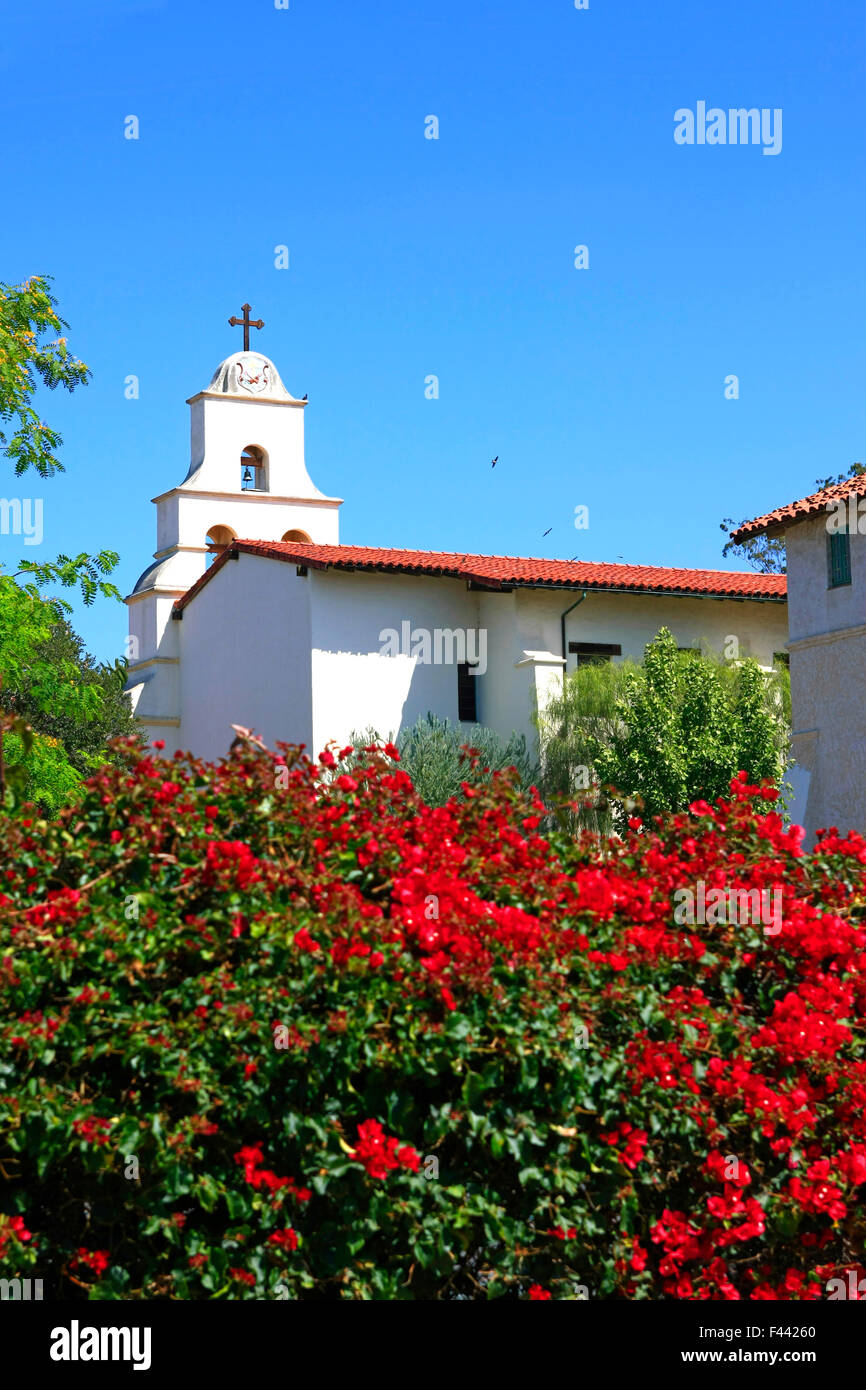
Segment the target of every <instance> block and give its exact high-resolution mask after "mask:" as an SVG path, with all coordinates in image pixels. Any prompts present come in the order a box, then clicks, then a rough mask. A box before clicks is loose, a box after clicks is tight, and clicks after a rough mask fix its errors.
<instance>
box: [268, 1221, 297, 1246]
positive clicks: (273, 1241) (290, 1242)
mask: <svg viewBox="0 0 866 1390" xmlns="http://www.w3.org/2000/svg"><path fill="white" fill-rule="evenodd" d="M267 1243H268V1245H278V1246H280V1248H281V1249H284V1250H297V1248H298V1233H297V1231H293V1230H292V1228H291V1226H286V1227H285V1228H284V1229H283V1230H282V1231H272V1232H271V1234H270V1235H269V1236H268V1240H267Z"/></svg>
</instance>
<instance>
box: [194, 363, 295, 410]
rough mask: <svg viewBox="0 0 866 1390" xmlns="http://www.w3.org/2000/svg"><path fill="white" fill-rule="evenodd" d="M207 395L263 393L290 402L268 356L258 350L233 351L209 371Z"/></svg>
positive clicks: (292, 397) (239, 395)
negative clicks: (209, 378) (209, 379)
mask: <svg viewBox="0 0 866 1390" xmlns="http://www.w3.org/2000/svg"><path fill="white" fill-rule="evenodd" d="M207 389H208V393H209V394H218V395H222V396H238V397H240V398H241V399H244V400H250V399H254V398H255V397H256V396H264V397H265V398H266V399H268V400H279V401H293V400H295V397H294V396H292V395H291V394H290V393H289V392H288V391H287V390H286V388H285V386H284V385H283V383H282V381H281V380H280V374H279V372H278V371H277V369H276V367H275V366H274V364H273V362H272V361H271V359H270V358H269V357H263V356H262V354H261V353H260V352H234V353H232V355H231V357H227V358H226V359H225V361H224V362H221V363H220V364H219V366H218V367H217V369H216V371H215V372H214V374H213V378H212V380H211V383H210V385H209V386H208V388H207Z"/></svg>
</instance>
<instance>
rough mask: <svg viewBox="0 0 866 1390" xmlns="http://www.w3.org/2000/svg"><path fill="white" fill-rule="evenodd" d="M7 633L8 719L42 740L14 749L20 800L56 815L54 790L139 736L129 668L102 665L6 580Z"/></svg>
mask: <svg viewBox="0 0 866 1390" xmlns="http://www.w3.org/2000/svg"><path fill="white" fill-rule="evenodd" d="M0 633H8V634H9V636H8V637H7V639H6V641H5V642H2V643H0V648H2V650H3V654H4V664H5V666H6V682H5V686H4V704H5V707H6V710H7V713H8V714H9V715H10V716H11V717H13V718H15V719H17V720H18V721H19V729H20V721H21V720H24V721H26V723H27V724H28V725H29V726H30V727H31V729H32V731H33V733H34V735H35V741H34V745H33V747H31V748H23V747H22V745H21V743H20V741H19V742H16V743H14V745H13V747H14V749H15V750H16V751H17V752H18V753H19V754H23V756H22V757H20V758H15V759H14V760H13V759H12V755H11V751H10V750H9V749H7V760H10V761H15V762H17V763H19V776H18V779H17V790H19V792H20V794H21V795H22V796H25V797H27V798H28V799H30V800H35V801H38V802H42V803H43V804H44V805H45V806H46V808H47V809H49V810H53V809H55V806H56V796H55V795H54V794H53V793H54V789H56V788H57V787H58V786H63V787H67V788H73V787H74V786H75V785H76V784H77V782H78V781H79V780H80V778H81V777H84V776H87V775H88V774H90V773H91V772H94V771H95V770H96V768H97V767H98V766H99V765H100V764H101V763H103V762H105V761H106V756H107V755H106V752H105V748H106V744H107V743H108V742H109V740H111V739H114V738H119V737H123V736H133V735H134V734H135V731H136V723H135V718H134V716H133V714H132V710H131V709H130V706H129V702H128V700H127V699H126V697H125V695H124V694H123V687H124V684H125V682H126V662H125V661H117V662H116V663H115V664H114V666H108V665H99V664H97V663H96V662H95V661H94V660H93V658H92V657H91V656H89V655H88V654H87V652H85V650H84V643H83V642H82V640H81V638H80V637H79V636H78V634H77V633H76V632H74V631H73V629H72V627H71V626H70V624H69V622H68V620H67V619H66V618H65V617H64V616H63V614H62V613H58V612H57V610H56V609H55V607H54V605H52V604H51V603H49V602H47V601H46V600H44V599H41V598H38V597H34V596H33V595H31V594H28V593H25V592H24V591H23V590H21V589H19V588H18V586H17V585H16V584H14V583H13V582H12V581H11V580H10V579H9V578H8V577H2V576H0ZM13 634H14V639H13ZM49 749H50V752H49ZM61 764H66V765H67V767H68V774H64V773H62V771H61Z"/></svg>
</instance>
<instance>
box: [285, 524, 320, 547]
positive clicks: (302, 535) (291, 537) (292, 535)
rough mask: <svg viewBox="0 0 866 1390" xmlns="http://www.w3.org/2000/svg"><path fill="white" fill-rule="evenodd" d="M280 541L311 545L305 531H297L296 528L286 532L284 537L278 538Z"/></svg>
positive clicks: (311, 540) (311, 541)
mask: <svg viewBox="0 0 866 1390" xmlns="http://www.w3.org/2000/svg"><path fill="white" fill-rule="evenodd" d="M280 540H281V541H303V542H304V543H305V544H306V545H312V543H313V538H312V536H308V535H307V532H306V531H299V530H298V529H297V528H295V529H293V530H291V531H286V533H285V535H284V536H280Z"/></svg>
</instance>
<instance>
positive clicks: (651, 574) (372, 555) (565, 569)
mask: <svg viewBox="0 0 866 1390" xmlns="http://www.w3.org/2000/svg"><path fill="white" fill-rule="evenodd" d="M233 552H234V553H235V554H246V555H260V556H262V557H264V558H266V559H273V560H284V561H289V562H291V563H293V564H296V565H306V566H308V567H309V568H311V569H341V570H375V571H378V572H380V573H386V574H423V575H445V576H450V577H453V578H455V579H464V580H471V581H472V582H473V583H475V584H479V585H481V586H483V587H485V588H494V589H500V588H509V587H523V586H527V587H537V586H552V587H561V588H563V589H580V588H586V589H600V590H605V589H607V590H612V591H623V590H627V591H631V592H634V593H645V594H681V595H697V596H699V597H713V598H754V599H774V600H776V601H778V602H782V601H784V599H785V596H786V592H787V590H786V581H785V576H784V575H783V574H756V573H749V574H743V573H740V572H738V571H730V570H687V569H666V568H664V569H663V568H660V567H657V566H655V565H608V564H601V563H595V562H594V561H589V560H542V559H532V558H525V557H518V556H511V555H467V554H462V553H458V552H456V551H438V550H383V549H379V548H377V547H374V546H366V545H312V544H306V543H303V542H300V541H291V542H289V541H246V540H236V541H233V542H232V544H231V545H230V546H229V547H228V549H227V550H226V551H224V552H223V554H222V555H220V556H219V558H218V559H217V560H216V561H215V562H214V564H213V565H211V567H210V569H209V570H207V571H206V573H205V574H203V575H202V577H201V578H200V579H198V580H197V581H196V583H195V584H193V586H192V588H191V589H188V590H187V592H186V593H185V594H184V595H183V597H182V598H180V599H178V601H177V603H176V604H175V605H174V608H175V611H176V612H179V611H182V610H183V609H184V608H185V606H186V605H187V603H189V601H190V599H192V598H193V597H194V596H195V594H197V593H198V592H199V590H200V589H201V588H202V586H203V585H204V584H206V583H207V582H208V581H209V580H210V578H211V576H212V575H214V574H215V573H217V571H218V570H220V569H221V568H222V566H223V564H224V563H225V562H226V561H227V560H228V559H229V558H230V557H231V555H232V553H233Z"/></svg>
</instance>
